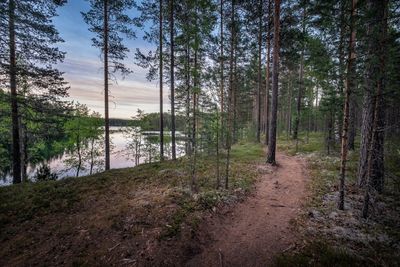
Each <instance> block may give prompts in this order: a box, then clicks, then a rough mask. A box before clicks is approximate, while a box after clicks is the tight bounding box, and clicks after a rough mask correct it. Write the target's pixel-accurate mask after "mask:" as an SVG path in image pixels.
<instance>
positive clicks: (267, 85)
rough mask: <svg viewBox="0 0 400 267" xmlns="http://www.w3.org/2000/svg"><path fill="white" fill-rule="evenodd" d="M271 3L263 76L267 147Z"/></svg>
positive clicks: (266, 140) (269, 4) (269, 6)
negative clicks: (264, 73) (264, 72)
mask: <svg viewBox="0 0 400 267" xmlns="http://www.w3.org/2000/svg"><path fill="white" fill-rule="evenodd" d="M271 1H272V0H268V15H267V20H268V24H267V25H268V26H267V60H266V61H267V62H266V65H267V66H266V75H265V120H266V122H265V125H266V128H265V144H266V145H267V146H268V141H269V140H268V139H269V128H270V127H269V109H270V108H269V88H270V81H269V80H270V57H271Z"/></svg>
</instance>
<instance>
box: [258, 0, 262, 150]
mask: <svg viewBox="0 0 400 267" xmlns="http://www.w3.org/2000/svg"><path fill="white" fill-rule="evenodd" d="M259 8H260V10H259V11H260V14H259V19H258V71H257V83H258V89H257V142H258V143H260V142H261V139H260V135H261V90H262V80H261V47H262V10H263V8H262V0H259Z"/></svg>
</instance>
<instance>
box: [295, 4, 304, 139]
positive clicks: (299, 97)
mask: <svg viewBox="0 0 400 267" xmlns="http://www.w3.org/2000/svg"><path fill="white" fill-rule="evenodd" d="M305 20H306V7H305V6H304V7H303V21H302V24H303V32H302V33H303V36H302V37H303V38H305V34H306V22H305ZM304 42H305V41H304V39H303V40H302V44H301V54H300V73H299V89H298V92H297V104H296V118H295V120H294V128H293V139H294V140H296V141H297V139H298V132H299V124H300V115H301V114H300V112H301V100H302V98H303V90H304V89H303V87H304V79H303V76H304V47H305V45H304ZM296 144H297V143H296Z"/></svg>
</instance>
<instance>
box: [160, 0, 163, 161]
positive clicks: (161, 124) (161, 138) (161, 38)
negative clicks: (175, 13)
mask: <svg viewBox="0 0 400 267" xmlns="http://www.w3.org/2000/svg"><path fill="white" fill-rule="evenodd" d="M159 9H160V10H159V11H160V14H159V20H160V21H159V23H160V26H159V32H160V36H159V45H160V46H159V50H160V52H159V53H160V62H159V63H160V69H159V71H160V160H164V110H163V109H164V107H163V105H164V101H163V100H164V99H163V97H164V93H163V68H164V65H163V0H160V2H159Z"/></svg>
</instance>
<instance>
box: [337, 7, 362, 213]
mask: <svg viewBox="0 0 400 267" xmlns="http://www.w3.org/2000/svg"><path fill="white" fill-rule="evenodd" d="M356 5H357V0H352V7H351V17H350V40H349V52H348V63H347V79H346V94H345V101H344V111H343V134H342V147H341V164H340V177H339V179H340V184H339V200H338V208H339V209H340V210H343V209H344V191H345V178H346V163H347V152H348V149H347V146H348V143H347V138H348V129H349V105H350V97H351V94H352V89H353V88H354V78H355V77H354V76H355V75H354V74H355V73H354V71H355V69H354V67H355V66H354V64H355V59H356V55H355V39H356V32H355V30H354V27H355V15H356Z"/></svg>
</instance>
